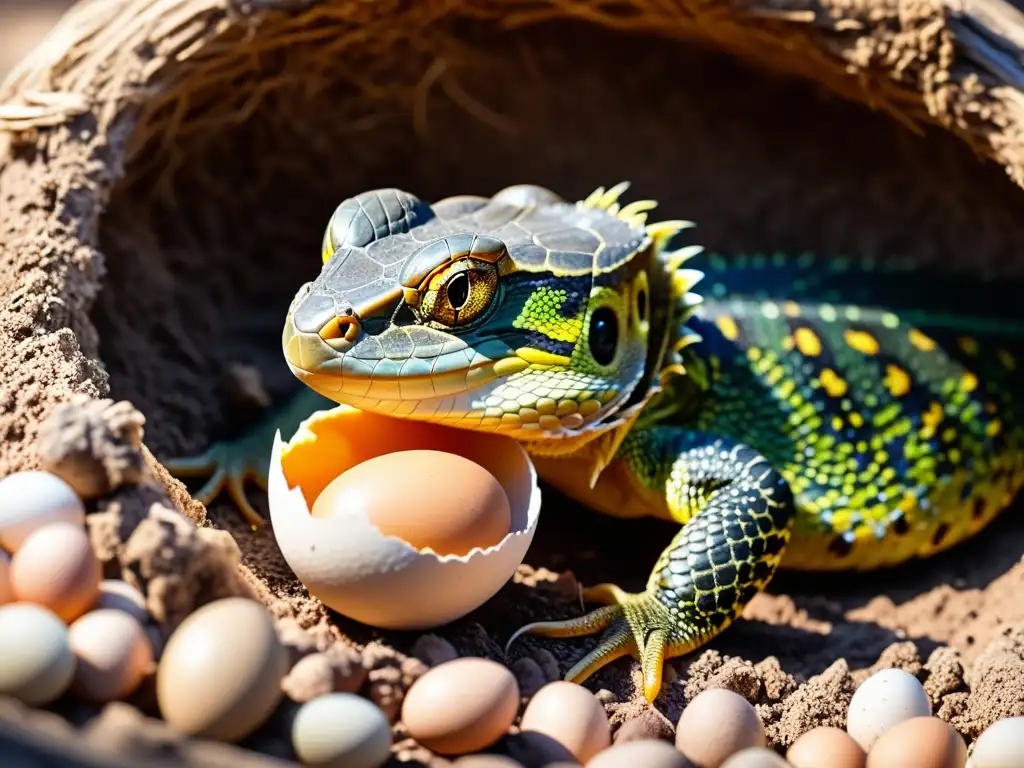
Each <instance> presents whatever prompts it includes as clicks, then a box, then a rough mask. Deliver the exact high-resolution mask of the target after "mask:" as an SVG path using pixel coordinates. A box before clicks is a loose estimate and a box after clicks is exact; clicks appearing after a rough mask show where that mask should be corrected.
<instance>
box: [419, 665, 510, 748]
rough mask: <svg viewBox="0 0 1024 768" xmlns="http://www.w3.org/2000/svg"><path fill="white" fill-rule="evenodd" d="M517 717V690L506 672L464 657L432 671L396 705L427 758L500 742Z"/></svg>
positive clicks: (494, 666) (500, 666)
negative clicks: (429, 754) (398, 705)
mask: <svg viewBox="0 0 1024 768" xmlns="http://www.w3.org/2000/svg"><path fill="white" fill-rule="evenodd" d="M518 711H519V684H518V683H517V682H516V678H515V675H513V674H512V673H511V672H510V671H509V670H508V668H507V667H505V666H504V665H502V664H499V663H498V662H496V661H491V660H490V659H483V658H477V657H473V656H466V657H463V658H459V659H454V660H453V661H448V662H445V663H443V664H438V665H437V666H436V667H432V668H431V669H430V670H428V671H427V672H426V674H424V675H423V676H422V677H420V678H419V679H417V680H416V682H414V683H413V684H412V685H411V686H410V687H409V690H408V691H407V692H406V694H405V699H404V701H403V702H402V722H403V723H404V724H405V727H406V729H407V730H408V731H409V735H410V736H412V737H413V738H414V739H416V741H418V742H419V743H420V744H422V745H423V746H424V747H426V748H427V749H429V750H431V751H432V752H437V753H438V754H442V755H464V754H467V753H469V752H478V751H480V750H482V749H486V748H487V747H489V746H491V745H492V744H494V743H495V742H496V741H498V739H500V738H501V737H502V736H504V735H505V734H506V733H507V732H508V729H509V727H510V726H511V725H512V722H513V721H514V720H515V718H516V713H517V712H518Z"/></svg>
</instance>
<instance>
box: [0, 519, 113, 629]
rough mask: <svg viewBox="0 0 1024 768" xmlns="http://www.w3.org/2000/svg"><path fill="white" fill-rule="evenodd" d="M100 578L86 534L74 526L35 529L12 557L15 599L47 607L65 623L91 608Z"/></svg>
mask: <svg viewBox="0 0 1024 768" xmlns="http://www.w3.org/2000/svg"><path fill="white" fill-rule="evenodd" d="M102 578H103V567H102V566H101V565H100V561H99V560H97V559H96V555H95V554H93V551H92V544H91V543H90V542H89V534H88V533H86V532H85V528H83V527H82V526H81V525H78V524H77V523H50V524H49V525H45V526H43V527H42V528H38V529H36V530H35V531H33V532H32V533H30V534H29V535H28V537H26V539H25V540H24V541H23V542H22V543H21V547H20V548H19V549H18V551H17V552H15V553H14V557H12V558H11V589H12V591H13V592H14V597H15V598H16V599H17V600H20V601H24V602H28V603H35V604H37V605H42V606H45V607H47V608H49V609H50V610H51V611H53V612H54V613H55V614H57V615H58V616H60V618H61V619H62V620H63V621H64V622H65V623H66V624H69V623H71V622H72V621H74V620H75V619H77V618H78V617H79V616H81V615H82V614H83V613H85V612H86V611H87V610H89V609H90V608H91V607H92V606H93V603H95V602H96V598H97V597H98V596H99V593H100V580H101V579H102Z"/></svg>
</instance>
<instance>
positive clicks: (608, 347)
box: [587, 307, 619, 365]
mask: <svg viewBox="0 0 1024 768" xmlns="http://www.w3.org/2000/svg"><path fill="white" fill-rule="evenodd" d="M587 342H588V344H589V345H590V354H591V355H593V357H594V361H595V362H596V363H597V364H598V365H608V364H610V363H611V362H612V360H614V359H615V350H616V348H617V347H618V344H619V318H618V317H617V316H616V315H615V311H614V310H613V309H611V307H598V308H597V309H595V310H594V312H593V314H591V315H590V331H589V333H588V334H587Z"/></svg>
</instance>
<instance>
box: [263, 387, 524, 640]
mask: <svg viewBox="0 0 1024 768" xmlns="http://www.w3.org/2000/svg"><path fill="white" fill-rule="evenodd" d="M416 449H427V450H441V451H446V452H448V453H455V454H459V455H461V456H464V457H465V458H468V459H470V460H472V461H474V462H476V463H478V464H480V465H481V466H483V467H484V468H485V469H487V470H488V471H490V472H491V474H493V475H494V477H495V478H496V479H497V480H498V482H499V483H500V484H501V485H502V487H503V488H504V490H505V493H506V495H507V497H508V502H509V507H510V509H511V531H510V533H509V534H508V536H506V537H505V538H504V539H503V540H502V541H500V542H499V543H498V544H496V545H495V546H492V547H487V548H485V549H481V548H478V547H474V548H473V549H471V550H470V551H469V553H468V554H466V555H464V556H458V555H437V554H434V552H433V551H431V550H429V549H424V550H417V549H416V548H415V547H413V546H411V545H409V544H407V543H406V542H404V541H402V540H401V539H399V538H395V537H394V536H385V535H384V534H383V533H381V532H380V530H378V529H377V528H376V527H375V526H374V525H373V524H372V523H371V522H370V520H369V518H368V516H367V515H366V514H365V513H364V512H363V511H362V510H361V509H359V508H356V507H355V506H353V507H352V508H350V509H346V510H345V511H344V512H343V513H341V514H336V515H334V516H331V517H313V516H311V514H310V509H311V508H312V506H313V501H314V500H315V499H316V498H317V496H318V495H319V493H320V492H321V491H322V490H323V489H324V488H325V487H326V486H327V485H328V483H330V482H331V481H332V480H333V479H334V478H336V477H337V476H338V475H340V474H341V472H343V471H344V470H346V469H348V468H351V467H354V466H356V465H358V464H361V463H362V462H364V461H367V460H368V459H371V458H374V457H375V456H380V455H383V454H385V453H394V452H397V451H405V450H416ZM456 481H457V478H438V483H451V482H456ZM395 482H401V478H395ZM438 489H443V486H442V485H439V486H438ZM432 492H434V491H431V489H424V500H425V504H428V505H429V499H430V494H431V493H432ZM268 497H269V502H270V518H271V521H272V522H273V528H274V535H275V537H276V538H277V543H278V546H279V547H280V549H281V553H282V554H283V555H284V558H285V560H286V561H287V562H288V565H289V566H290V567H291V569H292V570H293V571H294V572H295V575H296V576H297V577H298V578H299V580H300V581H301V582H302V583H303V584H304V585H305V586H306V588H307V589H308V590H309V592H310V594H312V595H314V596H315V597H317V598H318V599H319V600H320V601H321V602H323V603H324V604H325V605H327V606H329V607H330V608H332V609H334V610H335V611H337V612H338V613H341V614H343V615H345V616H348V617H350V618H353V619H356V620H357V621H360V622H363V623H365V624H369V625H371V626H376V627H382V628H387V629H403V630H412V629H427V628H431V627H436V626H439V625H442V624H446V623H448V622H450V621H454V620H456V619H458V618H461V617H462V616H465V615H466V614H467V613H469V612H470V611H472V610H474V609H475V608H478V607H479V606H480V605H482V604H483V603H485V602H486V601H487V600H489V599H490V598H491V597H493V596H494V594H495V593H496V592H497V591H498V590H499V589H501V587H502V586H503V585H504V584H505V583H506V582H507V581H508V580H509V579H510V578H512V576H513V574H514V573H515V570H516V568H517V567H518V566H519V565H520V563H522V561H523V558H524V557H525V555H526V551H527V549H529V547H530V543H531V542H532V541H533V535H534V532H535V531H536V527H537V519H538V516H539V512H540V489H539V487H538V485H537V473H536V470H535V469H534V466H533V463H532V462H531V461H530V458H529V456H528V455H527V454H526V451H525V450H523V448H522V446H521V445H519V444H518V443H517V442H516V441H515V440H512V439H511V438H508V437H506V436H504V435H495V434H485V433H478V432H470V431H467V430H456V429H454V428H451V427H442V426H439V425H434V424H428V423H426V422H416V421H410V420H401V421H399V420H397V419H394V418H389V417H386V416H380V415H377V414H370V413H366V412H363V411H358V410H356V409H354V408H349V407H347V406H339V407H337V408H332V409H331V410H329V411H320V412H318V413H315V414H313V415H312V416H311V417H310V418H309V419H307V420H306V421H305V422H303V424H302V425H300V426H299V428H298V430H297V431H296V433H295V436H294V437H293V438H292V439H291V441H289V442H288V443H287V444H285V443H283V442H282V440H281V436H280V434H278V435H277V436H276V437H275V440H274V448H273V453H272V456H271V460H270V476H269V484H268Z"/></svg>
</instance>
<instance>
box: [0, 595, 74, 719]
mask: <svg viewBox="0 0 1024 768" xmlns="http://www.w3.org/2000/svg"><path fill="white" fill-rule="evenodd" d="M74 674H75V655H74V654H73V653H72V652H71V646H70V645H69V644H68V628H67V627H66V626H64V622H62V621H61V620H60V618H59V617H58V616H57V615H56V614H54V613H53V611H50V610H49V609H47V608H43V607H42V606H41V605H32V604H31V603H10V604H8V605H4V606H0V695H4V696H12V697H14V698H16V699H18V700H19V701H21V702H23V703H25V704H28V705H29V706H31V707H42V706H45V705H47V704H50V703H51V702H54V701H56V700H57V699H58V698H60V696H61V695H62V694H63V693H64V692H65V691H66V690H67V689H68V686H69V685H70V684H71V678H72V677H73V676H74Z"/></svg>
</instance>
